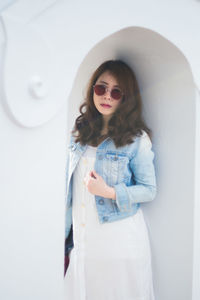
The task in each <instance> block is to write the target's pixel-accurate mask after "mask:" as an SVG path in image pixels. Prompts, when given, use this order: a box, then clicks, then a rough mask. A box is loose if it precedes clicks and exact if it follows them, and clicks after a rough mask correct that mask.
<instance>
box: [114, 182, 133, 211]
mask: <svg viewBox="0 0 200 300" xmlns="http://www.w3.org/2000/svg"><path fill="white" fill-rule="evenodd" d="M113 187H114V189H115V193H116V204H117V206H118V208H119V210H120V211H122V212H125V211H128V210H129V209H130V201H129V199H128V194H127V191H126V188H125V184H124V183H119V184H117V185H114V186H113Z"/></svg>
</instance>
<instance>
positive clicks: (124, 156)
mask: <svg viewBox="0 0 200 300" xmlns="http://www.w3.org/2000/svg"><path fill="white" fill-rule="evenodd" d="M86 148H87V145H85V146H83V145H81V144H80V143H75V142H74V137H72V136H71V140H70V145H69V147H68V154H67V165H66V215H65V220H66V223H65V238H67V237H68V235H69V233H70V229H71V226H72V202H73V197H72V185H73V172H74V170H75V168H76V166H77V164H78V162H79V159H80V157H81V156H82V154H83V153H84V151H85V150H86ZM153 159H154V153H153V151H152V143H151V140H150V138H149V136H148V134H147V133H146V132H145V131H143V134H142V136H140V137H136V138H135V141H134V142H133V143H132V144H129V145H125V146H122V147H119V148H116V147H115V144H114V142H113V141H112V139H111V138H107V139H105V140H104V141H103V142H101V143H100V144H99V145H98V147H97V151H96V160H95V165H94V169H95V171H96V172H97V173H98V174H99V175H101V176H102V177H103V179H104V180H105V182H106V183H107V184H108V185H109V186H111V187H113V188H114V189H115V192H116V200H113V199H108V198H104V197H100V196H96V195H95V202H96V209H97V213H98V218H99V222H100V223H104V222H113V221H117V220H119V219H123V218H126V217H128V216H131V215H134V214H135V213H136V212H137V210H138V208H139V206H140V203H142V202H148V201H151V200H153V199H154V197H155V195H156V177H155V169H154V164H153ZM70 248H73V241H71V243H70V245H69V246H68V249H67V252H69V250H70Z"/></svg>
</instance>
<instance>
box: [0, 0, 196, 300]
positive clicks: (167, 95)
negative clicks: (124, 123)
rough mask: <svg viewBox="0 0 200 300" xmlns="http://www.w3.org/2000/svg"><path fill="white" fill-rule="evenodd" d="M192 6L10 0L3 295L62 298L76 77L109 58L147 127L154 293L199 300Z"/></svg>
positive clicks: (2, 33)
mask: <svg viewBox="0 0 200 300" xmlns="http://www.w3.org/2000/svg"><path fill="white" fill-rule="evenodd" d="M4 2H5V1H4ZM8 4H10V2H9V3H8ZM153 4H154V5H153ZM4 7H5V5H4ZM199 10H200V3H198V2H197V1H188V0H184V1H179V0H176V1H173V2H172V1H170V0H169V1H168V2H166V3H163V2H161V1H158V0H154V1H153V3H150V2H149V1H146V0H142V1H140V2H138V1H128V0H124V1H123V2H122V1H110V2H109V5H108V4H107V3H106V1H101V2H99V3H96V2H93V1H89V0H86V1H84V2H78V1H73V2H72V1H66V0H60V1H59V0H58V1H53V0H51V1H50V0H49V1H44V2H41V1H39V0H35V1H32V0H30V1H28V2H27V1H25V0H19V1H16V2H15V3H13V5H10V6H8V8H7V9H4V11H3V12H2V13H1V23H0V65H1V71H0V78H1V83H0V86H1V89H0V101H1V102H0V120H1V126H0V127H1V128H3V130H1V131H0V133H1V145H2V146H1V155H0V165H1V168H0V182H1V190H0V199H1V204H0V205H1V208H0V220H1V226H0V228H1V229H0V230H1V247H0V249H1V250H0V259H1V275H0V276H1V278H0V280H1V288H0V297H1V298H2V299H5V300H7V299H13V298H15V299H20V300H23V299H55V298H56V299H62V297H63V294H62V278H63V276H62V275H63V250H64V245H63V242H64V241H63V237H64V191H65V158H66V152H65V150H66V146H67V145H66V144H67V141H68V135H69V129H70V127H71V126H72V121H73V119H74V117H75V116H76V114H77V109H78V106H79V104H80V102H81V100H82V98H83V95H84V90H85V85H86V83H87V79H88V78H89V76H90V75H91V73H92V71H93V70H94V69H95V68H96V67H97V66H98V65H99V63H101V62H102V61H103V60H105V59H108V58H122V59H124V60H125V61H127V62H128V63H129V64H130V65H131V66H132V67H133V69H134V70H135V72H136V75H137V77H138V80H139V84H140V87H141V91H142V96H143V101H144V115H145V119H146V121H147V123H148V125H149V126H150V127H151V128H152V129H153V132H154V136H153V145H154V150H155V153H156V159H155V165H156V172H157V181H158V195H157V197H156V199H155V200H154V202H152V203H151V204H147V205H144V211H145V217H146V220H147V224H148V226H149V233H150V240H151V245H152V255H153V268H154V284H155V290H156V296H157V299H162V300H173V299H174V300H179V299H180V300H188V299H192V300H197V299H199V285H198V281H199V270H198V269H197V267H196V266H199V256H198V254H197V253H198V251H197V250H198V249H199V243H198V237H199V231H198V230H197V229H198V221H197V219H198V218H199V211H198V197H199V190H198V189H196V190H195V186H194V184H195V182H197V181H198V178H199V173H197V169H196V170H195V163H196V162H197V161H198V159H199V157H198V154H197V155H196V161H195V149H196V148H195V147H196V145H197V141H198V142H199V140H198V139H197V135H195V128H196V120H197V119H198V118H199V114H197V110H196V107H195V105H196V102H195V101H197V100H196V99H197V96H196V93H195V83H196V85H197V86H200V82H199V78H200V76H199V75H200V74H199V66H200V60H199V56H198V54H197V53H199V50H200V44H199V43H198V38H197V37H198V34H197V33H198V28H199V25H200V24H199V23H200V20H199V18H198V16H199ZM182 24H184V28H183V25H182ZM34 80H35V81H34ZM72 103H73V106H72ZM72 107H73V109H72ZM195 172H196V173H195ZM195 174H196V177H195ZM195 195H196V196H195ZM194 209H196V210H195V211H194ZM194 212H195V214H194ZM194 216H195V217H194ZM193 224H195V225H196V227H195V230H194V227H193ZM193 254H194V257H193ZM193 258H194V260H193ZM194 263H195V268H194ZM192 288H193V290H192ZM192 292H193V298H192Z"/></svg>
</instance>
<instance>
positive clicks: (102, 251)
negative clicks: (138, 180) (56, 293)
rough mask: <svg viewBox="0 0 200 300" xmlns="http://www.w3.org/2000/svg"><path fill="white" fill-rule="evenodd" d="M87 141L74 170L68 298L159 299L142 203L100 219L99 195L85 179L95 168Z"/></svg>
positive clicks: (67, 274) (93, 152)
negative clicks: (121, 215) (118, 217)
mask: <svg viewBox="0 0 200 300" xmlns="http://www.w3.org/2000/svg"><path fill="white" fill-rule="evenodd" d="M95 157H96V147H92V146H88V147H87V149H86V151H85V153H84V154H83V156H82V157H81V158H80V160H79V163H78V165H77V167H76V169H75V171H74V175H73V176H74V179H73V207H72V217H73V240H74V248H73V249H72V251H71V252H70V263H69V267H68V270H67V272H66V275H65V279H64V289H65V299H66V300H154V292H153V281H152V270H151V249H150V245H149V238H148V231H147V227H146V224H145V221H144V217H143V212H142V210H141V208H139V210H138V211H137V213H136V214H135V215H133V216H131V217H128V218H125V219H121V220H117V221H114V222H106V223H103V224H101V223H100V222H99V220H98V215H97V209H96V204H95V198H94V195H93V194H91V193H90V192H88V190H87V187H86V186H85V184H84V182H83V179H84V177H85V175H86V174H87V173H88V172H89V171H91V170H93V168H94V162H95Z"/></svg>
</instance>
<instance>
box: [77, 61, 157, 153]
mask: <svg viewBox="0 0 200 300" xmlns="http://www.w3.org/2000/svg"><path fill="white" fill-rule="evenodd" d="M106 71H109V73H110V74H111V75H112V76H114V77H115V79H116V80H117V82H118V84H119V86H120V88H121V89H122V91H123V99H122V101H121V103H120V105H119V106H118V107H117V109H116V110H115V112H114V113H113V115H112V116H111V118H110V120H109V122H108V130H107V134H106V135H104V136H102V135H101V131H102V129H103V117H102V114H101V113H100V112H99V111H98V110H97V109H96V107H95V105H94V101H93V85H94V84H95V83H96V81H97V79H98V78H99V76H100V75H101V74H103V73H104V72H106ZM79 112H80V115H79V116H78V117H77V118H76V120H75V124H74V127H73V130H72V135H73V136H74V137H75V142H80V143H81V144H82V145H86V144H89V145H92V146H97V145H98V144H99V143H100V142H101V141H102V140H103V139H105V138H106V137H110V138H111V139H112V140H113V142H114V144H115V146H116V148H118V147H120V146H124V145H127V144H131V143H133V142H134V137H136V136H141V135H142V130H145V131H146V132H147V133H148V135H149V137H150V138H151V135H152V132H151V130H150V129H149V128H148V127H147V126H146V124H145V122H144V120H143V118H142V100H141V95H140V91H139V86H138V83H137V79H136V77H135V74H134V72H133V70H132V69H131V68H130V67H129V66H128V65H127V64H126V63H125V62H123V61H122V60H108V61H105V62H104V63H102V64H101V65H100V66H99V67H98V68H97V69H96V71H95V72H94V73H93V75H92V77H91V79H90V81H89V83H88V88H87V93H86V98H85V100H84V102H83V103H82V104H81V105H80V107H79Z"/></svg>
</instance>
